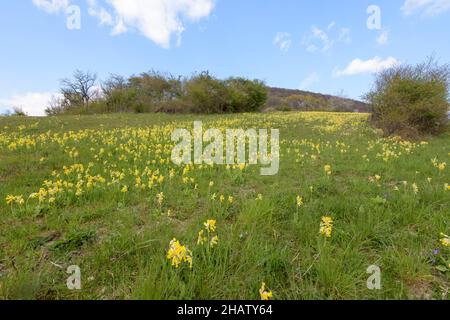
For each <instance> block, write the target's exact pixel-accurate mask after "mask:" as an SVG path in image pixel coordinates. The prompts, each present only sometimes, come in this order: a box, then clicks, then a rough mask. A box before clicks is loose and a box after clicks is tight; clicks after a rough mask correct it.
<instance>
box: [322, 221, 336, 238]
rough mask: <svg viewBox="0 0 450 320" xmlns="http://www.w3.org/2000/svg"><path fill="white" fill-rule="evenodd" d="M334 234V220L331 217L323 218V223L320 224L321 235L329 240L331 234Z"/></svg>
mask: <svg viewBox="0 0 450 320" xmlns="http://www.w3.org/2000/svg"><path fill="white" fill-rule="evenodd" d="M332 232H333V219H332V218H331V217H322V222H321V223H320V234H322V235H324V236H325V237H327V238H331V233H332Z"/></svg>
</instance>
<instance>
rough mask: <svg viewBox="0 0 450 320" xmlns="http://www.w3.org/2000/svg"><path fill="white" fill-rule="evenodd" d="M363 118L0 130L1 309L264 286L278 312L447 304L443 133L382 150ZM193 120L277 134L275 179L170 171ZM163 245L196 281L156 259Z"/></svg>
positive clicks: (449, 269) (13, 120)
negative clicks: (376, 270) (278, 303)
mask: <svg viewBox="0 0 450 320" xmlns="http://www.w3.org/2000/svg"><path fill="white" fill-rule="evenodd" d="M367 117H368V115H367V114H339V113H296V112H288V113H274V114H242V115H223V116H217V115H216V116H181V115H155V114H146V115H135V114H120V115H99V116H61V117H48V118H29V117H24V118H20V117H0V197H1V198H0V299H251V300H253V299H254V300H259V299H260V298H261V296H260V292H259V290H260V288H261V284H262V283H263V282H264V283H265V284H266V288H267V290H270V291H271V292H272V294H273V295H272V298H273V299H275V300H283V299H448V298H449V294H448V290H449V288H450V248H449V247H446V246H445V243H446V242H445V236H444V234H447V235H448V234H450V190H449V188H448V184H450V173H449V166H450V134H449V133H446V134H443V135H441V136H439V137H436V138H429V139H424V141H415V142H408V141H403V140H401V139H400V138H383V137H382V134H381V133H380V132H378V131H376V130H374V129H373V128H371V127H370V126H369V125H368V123H367ZM194 120H202V121H203V123H204V126H207V127H212V128H257V129H259V128H269V129H270V128H278V129H280V138H281V142H280V150H281V153H280V156H281V161H280V171H279V173H278V174H277V175H275V176H261V175H260V174H259V169H260V167H259V166H246V167H239V166H230V167H226V166H218V165H215V166H208V165H191V166H176V165H174V164H173V163H172V162H171V160H170V155H171V151H172V148H173V146H174V143H172V142H171V140H170V136H171V132H172V131H173V130H174V129H176V128H192V125H193V121H194ZM447 164H448V165H447ZM299 200H300V201H299ZM323 217H330V218H331V219H332V221H333V227H332V231H331V234H330V237H327V236H326V235H324V234H321V233H320V232H319V231H320V224H321V219H322V218H323ZM207 220H216V230H215V231H214V232H211V234H210V235H209V236H208V237H207V239H206V243H204V244H198V238H199V231H200V230H204V235H205V236H206V235H207V230H206V229H205V226H204V223H205V222H206V221H207ZM214 235H217V236H218V242H217V243H216V244H214V245H213V246H211V245H210V240H211V239H212V237H213V236H214ZM174 238H176V239H177V240H179V241H180V243H181V245H183V246H185V248H187V249H186V250H189V251H187V252H188V253H189V254H190V256H191V258H192V268H190V266H189V263H187V262H186V261H185V262H181V264H180V265H179V267H178V268H176V267H174V266H173V265H172V264H171V261H170V260H169V259H168V258H167V253H168V249H169V244H170V242H171V240H172V239H174ZM71 265H77V266H79V267H80V269H81V275H82V278H81V281H82V289H81V290H69V289H68V288H67V285H66V280H67V278H68V277H69V276H70V275H69V274H67V273H66V270H67V268H68V267H69V266H71ZM371 265H377V266H379V267H380V268H381V285H382V287H381V289H380V290H369V289H368V288H367V285H366V282H367V279H368V278H369V276H370V274H368V273H367V268H368V267H369V266H371Z"/></svg>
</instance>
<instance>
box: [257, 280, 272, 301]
mask: <svg viewBox="0 0 450 320" xmlns="http://www.w3.org/2000/svg"><path fill="white" fill-rule="evenodd" d="M259 295H260V296H261V300H263V301H268V300H270V299H272V297H273V293H272V291H271V290H268V289H267V288H266V283H265V282H263V283H262V284H261V288H260V289H259Z"/></svg>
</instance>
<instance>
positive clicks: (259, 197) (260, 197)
mask: <svg viewBox="0 0 450 320" xmlns="http://www.w3.org/2000/svg"><path fill="white" fill-rule="evenodd" d="M262 199H263V196H262V194H261V193H260V194H258V197H257V198H256V200H258V201H262Z"/></svg>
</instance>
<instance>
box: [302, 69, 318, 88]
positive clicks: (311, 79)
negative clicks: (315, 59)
mask: <svg viewBox="0 0 450 320" xmlns="http://www.w3.org/2000/svg"><path fill="white" fill-rule="evenodd" d="M318 82H320V75H319V74H318V73H317V72H313V73H311V74H309V75H308V76H307V77H306V78H305V79H304V80H303V81H302V82H301V83H300V86H299V89H300V90H306V89H309V88H310V87H311V86H313V85H314V84H316V83H318Z"/></svg>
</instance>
